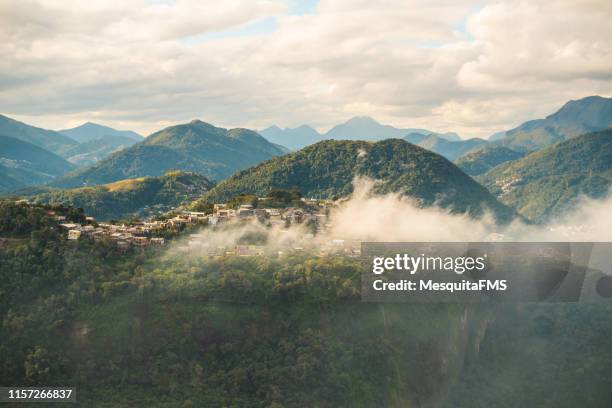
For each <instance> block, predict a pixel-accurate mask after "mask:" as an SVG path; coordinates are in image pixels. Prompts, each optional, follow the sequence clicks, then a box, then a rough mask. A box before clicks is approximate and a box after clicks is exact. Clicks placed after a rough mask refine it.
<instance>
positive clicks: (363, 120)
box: [346, 116, 380, 126]
mask: <svg viewBox="0 0 612 408" xmlns="http://www.w3.org/2000/svg"><path fill="white" fill-rule="evenodd" d="M346 124H351V125H360V126H363V125H380V123H379V122H377V121H376V120H375V119H374V118H372V117H370V116H354V117H352V118H350V119H349V120H347V121H346Z"/></svg>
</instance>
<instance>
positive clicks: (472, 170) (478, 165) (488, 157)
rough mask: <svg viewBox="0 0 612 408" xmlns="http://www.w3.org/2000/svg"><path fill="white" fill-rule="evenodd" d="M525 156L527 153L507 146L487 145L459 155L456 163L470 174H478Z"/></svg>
mask: <svg viewBox="0 0 612 408" xmlns="http://www.w3.org/2000/svg"><path fill="white" fill-rule="evenodd" d="M524 156H525V153H523V152H517V151H516V150H512V149H509V148H507V147H501V146H497V147H495V146H486V147H484V148H482V149H479V150H476V151H475V152H471V153H467V154H465V155H463V156H461V157H459V158H458V159H457V160H455V164H456V165H457V167H459V168H460V169H461V170H463V171H464V172H466V173H467V174H469V175H470V176H478V175H480V174H484V173H486V172H487V171H489V170H491V169H492V168H493V167H495V166H498V165H500V164H502V163H505V162H509V161H512V160H518V159H520V158H521V157H524Z"/></svg>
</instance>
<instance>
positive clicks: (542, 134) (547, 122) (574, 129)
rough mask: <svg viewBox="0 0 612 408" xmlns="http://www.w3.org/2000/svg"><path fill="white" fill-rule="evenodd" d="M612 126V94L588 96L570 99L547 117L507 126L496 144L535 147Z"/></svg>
mask: <svg viewBox="0 0 612 408" xmlns="http://www.w3.org/2000/svg"><path fill="white" fill-rule="evenodd" d="M610 127H612V98H602V97H601V96H589V97H586V98H583V99H579V100H575V101H569V102H567V103H566V104H565V105H563V107H562V108H561V109H559V111H557V112H555V113H553V114H552V115H549V116H547V117H546V118H544V119H536V120H531V121H529V122H525V123H523V124H522V125H520V126H519V127H517V128H514V129H511V130H508V131H507V132H506V135H505V137H503V138H501V139H500V140H497V141H496V142H495V143H496V144H497V145H501V146H506V147H510V148H513V149H514V150H525V151H534V150H538V149H542V148H545V147H548V146H552V145H553V144H555V143H559V142H562V141H564V140H567V139H570V138H572V137H575V136H579V135H583V134H585V133H589V132H594V131H598V130H603V129H607V128H610Z"/></svg>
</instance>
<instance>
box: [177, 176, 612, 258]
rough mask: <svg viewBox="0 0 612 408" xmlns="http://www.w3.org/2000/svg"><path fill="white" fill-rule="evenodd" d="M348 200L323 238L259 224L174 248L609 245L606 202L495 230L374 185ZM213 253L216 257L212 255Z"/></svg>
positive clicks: (359, 184)
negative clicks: (541, 222) (522, 243)
mask: <svg viewBox="0 0 612 408" xmlns="http://www.w3.org/2000/svg"><path fill="white" fill-rule="evenodd" d="M353 184H354V191H353V194H352V195H351V196H350V197H349V198H347V199H345V200H343V201H340V202H338V203H337V206H336V207H335V208H332V209H331V210H330V213H329V216H328V218H327V222H326V225H325V228H324V231H323V232H320V233H318V234H312V232H311V231H310V230H309V229H308V228H306V227H305V226H304V225H303V224H294V225H292V226H290V227H289V228H270V227H267V226H265V225H263V224H262V223H260V222H259V221H250V222H246V223H245V222H239V223H226V224H221V225H218V226H214V227H205V228H202V229H201V230H200V231H198V233H197V235H192V236H191V237H190V242H189V245H187V244H186V243H185V242H184V241H183V242H180V243H179V244H177V245H178V246H179V247H180V248H181V249H182V250H183V252H188V253H191V254H194V255H197V254H200V253H202V252H203V251H208V252H209V253H213V252H215V251H216V250H218V251H222V250H223V249H224V248H225V249H227V250H233V248H234V247H235V246H236V245H241V244H244V245H249V244H250V245H255V246H257V247H258V248H261V250H262V251H265V252H276V251H311V250H318V251H324V252H333V251H337V250H340V249H341V248H342V247H345V245H348V243H349V242H350V243H352V245H357V244H358V243H359V242H361V241H378V242H422V241H425V242H440V241H447V242H449V241H450V242H461V241H471V242H478V241H515V242H519V241H534V242H536V241H610V240H612V197H608V198H607V199H605V200H592V199H586V198H585V199H583V200H581V202H580V205H579V206H578V207H577V208H576V210H574V211H572V212H569V213H567V214H566V215H565V216H563V217H560V218H556V219H553V220H551V221H550V222H548V223H547V224H545V225H531V224H527V223H525V222H523V221H521V220H518V219H517V220H515V221H514V222H512V223H510V224H509V225H503V226H500V225H497V224H495V222H494V220H493V217H492V216H491V215H490V214H485V215H484V216H483V217H482V218H480V219H474V218H472V217H470V216H469V215H467V214H455V213H452V212H451V211H449V210H446V209H443V208H440V207H427V208H422V207H419V206H417V205H416V203H415V202H414V201H413V200H411V199H410V198H409V197H406V196H402V195H401V194H400V193H393V194H386V195H375V194H373V187H374V185H375V181H373V180H370V179H366V178H356V179H355V180H354V182H353ZM218 251H217V252H218Z"/></svg>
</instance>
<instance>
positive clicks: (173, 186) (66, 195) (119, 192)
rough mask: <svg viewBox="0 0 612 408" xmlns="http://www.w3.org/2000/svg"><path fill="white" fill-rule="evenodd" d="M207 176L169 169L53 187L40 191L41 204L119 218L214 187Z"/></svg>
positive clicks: (179, 201) (172, 204)
mask: <svg viewBox="0 0 612 408" xmlns="http://www.w3.org/2000/svg"><path fill="white" fill-rule="evenodd" d="M212 186H213V183H211V182H210V181H209V180H208V179H207V178H206V177H204V176H201V175H199V174H195V173H188V172H180V171H174V172H168V173H166V174H165V175H163V176H159V177H143V178H138V179H127V180H121V181H117V182H115V183H110V184H104V185H101V186H95V187H82V188H77V189H74V190H61V191H50V192H47V193H42V194H39V195H36V196H34V197H33V198H32V201H33V202H35V203H39V204H64V205H69V206H73V207H77V208H83V209H84V210H85V212H86V213H87V214H89V215H91V216H93V217H95V218H96V219H99V220H109V219H119V218H124V217H127V216H129V215H133V214H138V213H141V212H142V210H143V209H145V208H151V207H156V208H159V209H160V210H165V209H168V207H176V206H178V205H180V204H182V203H185V202H188V201H190V200H193V199H195V198H196V197H198V196H200V195H202V194H203V193H204V192H206V191H208V190H210V189H211V188H212Z"/></svg>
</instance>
